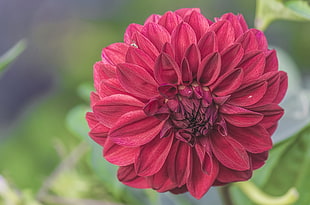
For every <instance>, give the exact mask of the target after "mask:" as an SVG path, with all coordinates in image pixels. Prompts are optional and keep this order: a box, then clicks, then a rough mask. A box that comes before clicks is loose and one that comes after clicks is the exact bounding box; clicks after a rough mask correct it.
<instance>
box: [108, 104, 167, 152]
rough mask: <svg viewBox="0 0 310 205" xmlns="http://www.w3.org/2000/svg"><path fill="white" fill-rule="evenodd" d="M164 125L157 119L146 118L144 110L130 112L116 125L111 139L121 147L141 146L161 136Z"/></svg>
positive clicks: (112, 129) (110, 133)
mask: <svg viewBox="0 0 310 205" xmlns="http://www.w3.org/2000/svg"><path fill="white" fill-rule="evenodd" d="M163 123H164V121H163V122H161V121H160V120H158V119H157V118H155V117H149V116H146V115H145V113H144V111H143V110H137V111H132V112H128V113H126V114H124V115H123V116H122V118H120V119H119V120H118V121H117V122H116V123H115V124H114V126H113V127H112V128H111V130H110V132H109V137H110V138H111V140H112V141H113V142H115V143H116V144H119V145H123V146H128V147H137V146H141V145H144V144H146V143H148V142H150V141H151V140H152V139H154V137H156V136H157V135H158V134H159V132H160V130H161V128H162V126H163Z"/></svg>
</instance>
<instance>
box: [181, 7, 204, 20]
mask: <svg viewBox="0 0 310 205" xmlns="http://www.w3.org/2000/svg"><path fill="white" fill-rule="evenodd" d="M193 12H197V13H200V8H182V9H177V10H175V13H177V14H178V15H179V16H181V17H182V18H186V17H187V16H188V15H191V14H192V13H193Z"/></svg>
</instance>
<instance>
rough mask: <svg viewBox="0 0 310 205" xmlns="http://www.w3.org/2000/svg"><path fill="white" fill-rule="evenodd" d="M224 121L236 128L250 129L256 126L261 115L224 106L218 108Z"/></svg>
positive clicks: (261, 117) (239, 108) (227, 105)
mask: <svg viewBox="0 0 310 205" xmlns="http://www.w3.org/2000/svg"><path fill="white" fill-rule="evenodd" d="M220 112H221V113H222V115H223V117H224V119H225V120H226V121H227V122H229V123H230V124H232V125H234V126H237V127H250V126H253V125H256V124H257V123H259V122H260V121H261V120H262V119H263V117H264V116H263V115H262V114H261V113H258V112H253V111H250V110H247V109H244V108H241V107H237V106H233V105H229V104H224V105H223V106H221V107H220Z"/></svg>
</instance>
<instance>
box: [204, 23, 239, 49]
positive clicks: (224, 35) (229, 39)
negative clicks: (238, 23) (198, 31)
mask: <svg viewBox="0 0 310 205" xmlns="http://www.w3.org/2000/svg"><path fill="white" fill-rule="evenodd" d="M209 31H214V32H215V34H216V36H217V41H218V48H219V51H222V50H223V49H224V48H226V47H228V46H230V44H232V43H233V42H234V40H235V32H234V28H233V27H232V25H231V23H230V22H229V21H226V20H224V21H218V22H215V23H214V24H212V25H211V26H210V28H209Z"/></svg>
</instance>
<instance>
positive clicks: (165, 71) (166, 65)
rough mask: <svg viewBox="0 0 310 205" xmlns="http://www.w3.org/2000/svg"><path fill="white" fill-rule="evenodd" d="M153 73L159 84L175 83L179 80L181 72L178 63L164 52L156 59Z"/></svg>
mask: <svg viewBox="0 0 310 205" xmlns="http://www.w3.org/2000/svg"><path fill="white" fill-rule="evenodd" d="M154 75H155V79H156V80H157V82H158V83H159V84H163V83H170V84H177V83H180V81H181V72H180V69H179V67H178V65H177V64H176V63H175V61H174V60H173V59H172V58H171V57H170V56H169V55H167V54H165V53H161V54H160V55H159V56H158V58H157V59H156V62H155V68H154Z"/></svg>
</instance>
